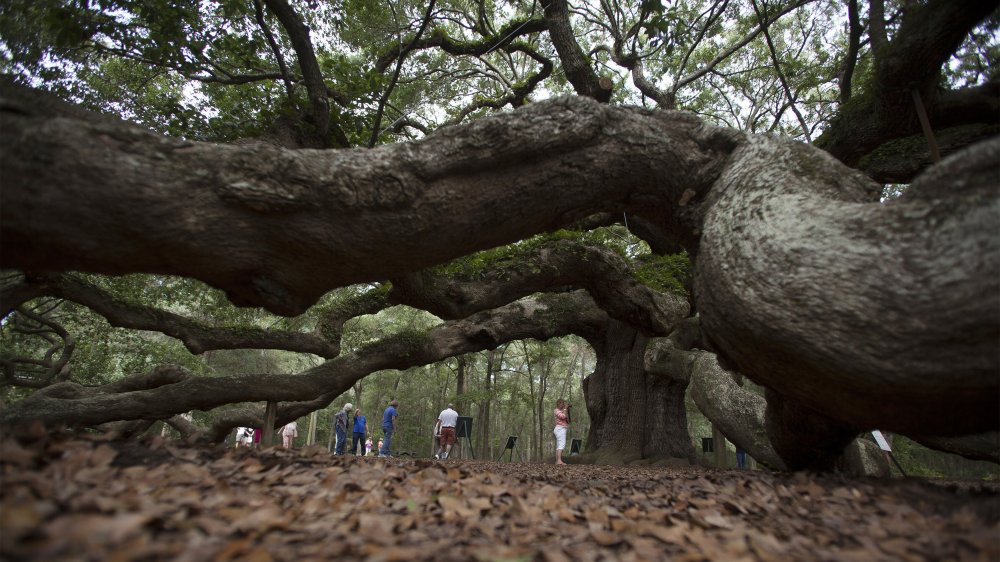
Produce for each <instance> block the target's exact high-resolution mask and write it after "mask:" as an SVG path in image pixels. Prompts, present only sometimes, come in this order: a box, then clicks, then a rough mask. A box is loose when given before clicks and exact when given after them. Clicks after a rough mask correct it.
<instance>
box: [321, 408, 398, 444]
mask: <svg viewBox="0 0 1000 562" xmlns="http://www.w3.org/2000/svg"><path fill="white" fill-rule="evenodd" d="M398 406H399V402H397V401H396V400H392V401H391V402H389V407H387V408H386V409H385V412H383V414H382V439H379V441H378V456H380V457H387V456H389V451H390V450H391V447H392V434H393V433H395V431H396V417H397V416H398V412H397V410H396V408H397V407H398ZM351 414H353V418H352V417H351ZM348 427H350V428H351V454H352V455H370V454H371V451H372V435H371V432H370V431H369V430H368V419H367V418H366V417H365V416H364V414H363V413H362V411H361V408H354V405H353V404H351V403H350V402H348V403H346V404H344V407H343V408H341V409H340V410H339V411H338V412H337V413H336V414H334V415H333V432H334V435H335V436H336V439H337V441H336V444H335V445H334V448H333V454H335V455H343V454H344V453H345V450H346V449H347V428H348Z"/></svg>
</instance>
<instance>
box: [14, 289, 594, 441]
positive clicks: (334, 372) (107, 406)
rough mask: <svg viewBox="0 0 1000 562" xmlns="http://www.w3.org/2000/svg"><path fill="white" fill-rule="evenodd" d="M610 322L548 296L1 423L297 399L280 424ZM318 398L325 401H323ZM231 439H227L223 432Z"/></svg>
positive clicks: (28, 402)
mask: <svg viewBox="0 0 1000 562" xmlns="http://www.w3.org/2000/svg"><path fill="white" fill-rule="evenodd" d="M607 321H608V317H607V315H605V314H604V313H603V312H602V311H601V310H600V309H599V308H597V307H596V306H595V305H594V304H593V300H592V299H590V297H588V296H587V295H586V293H583V292H576V293H569V294H562V295H543V296H540V297H537V298H529V299H523V300H521V301H518V302H516V303H512V304H510V305H507V306H505V307H502V308H499V309H495V310H492V311H488V312H484V313H479V314H476V315H473V316H471V317H469V318H466V319H464V320H459V321H454V322H446V323H444V324H441V325H439V326H436V327H434V328H432V329H431V330H429V331H428V332H426V333H423V334H400V335H399V336H396V337H394V338H388V339H386V340H382V341H380V342H377V343H375V344H373V345H370V346H368V347H365V348H362V349H360V350H358V351H357V352H356V353H354V354H350V355H341V356H338V357H337V358H334V359H332V360H329V361H327V362H325V363H323V364H322V365H319V366H317V367H315V368H312V369H309V370H308V371H305V372H303V373H301V374H297V375H274V374H246V375H240V376H230V377H219V378H205V377H197V376H193V375H192V374H191V373H190V372H188V371H187V370H185V369H183V368H180V367H175V366H165V367H160V368H157V369H154V370H153V371H150V372H149V373H147V374H144V375H139V376H134V377H129V378H126V379H123V380H122V381H119V382H116V383H112V384H108V385H104V386H100V387H85V386H82V385H79V384H75V383H69V382H64V383H59V384H56V385H53V386H50V387H48V388H45V389H42V390H40V391H38V392H35V393H34V394H33V395H32V396H30V397H29V398H27V399H25V400H23V401H21V402H18V403H17V404H13V405H11V406H9V407H7V408H6V409H5V410H3V411H2V412H0V421H3V422H4V423H8V424H10V423H18V422H22V421H26V420H40V421H42V422H43V423H46V424H53V423H73V424H82V425H97V424H101V423H106V422H110V421H118V420H133V419H164V418H169V417H170V416H172V415H174V414H178V413H183V412H187V411H190V410H209V409H212V408H215V407H217V406H221V405H224V404H232V403H238V402H247V401H261V400H267V401H274V402H293V403H295V404H293V405H292V407H289V406H288V405H286V407H285V408H284V409H283V410H282V411H279V414H278V417H277V420H276V424H283V423H285V422H287V421H288V420H290V419H296V418H298V417H300V416H302V415H305V414H307V413H309V412H311V411H312V410H315V409H317V408H320V407H323V406H324V405H325V404H321V402H322V401H323V400H326V403H327V404H328V403H329V402H330V401H332V400H333V399H334V398H336V397H337V396H339V395H340V394H342V393H344V392H347V391H348V390H350V388H351V386H353V385H354V383H355V382H356V381H358V380H359V379H361V378H363V377H364V376H366V375H368V374H369V373H372V372H374V371H377V370H382V369H406V368H408V367H411V366H415V365H426V364H428V363H433V362H435V361H439V360H441V359H445V358H447V357H453V356H455V355H461V354H464V353H470V352H473V351H481V350H483V349H492V348H495V347H496V346H497V345H499V344H500V343H503V342H506V341H513V340H517V339H524V338H536V339H543V340H544V339H548V338H552V337H557V336H562V335H567V334H569V333H573V332H583V333H592V332H593V331H594V330H596V329H598V328H599V327H600V326H603V324H604V323H605V322H607ZM317 397H319V398H317ZM223 435H224V434H223Z"/></svg>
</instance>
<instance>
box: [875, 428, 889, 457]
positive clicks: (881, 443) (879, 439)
mask: <svg viewBox="0 0 1000 562" xmlns="http://www.w3.org/2000/svg"><path fill="white" fill-rule="evenodd" d="M872 437H874V438H875V442H876V443H878V447H879V449H882V450H883V451H888V452H890V453H891V452H892V447H890V446H889V442H888V441H886V440H885V436H884V435H882V432H881V431H879V430H877V429H876V430H875V431H873V432H872Z"/></svg>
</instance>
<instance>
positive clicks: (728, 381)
mask: <svg viewBox="0 0 1000 562" xmlns="http://www.w3.org/2000/svg"><path fill="white" fill-rule="evenodd" d="M701 339H702V334H701V330H700V327H699V323H698V319H697V318H689V319H687V320H685V321H684V322H682V323H680V324H679V325H678V326H677V329H676V330H674V332H673V333H672V334H670V336H669V337H665V338H654V339H652V340H650V345H649V346H648V348H647V350H646V356H645V364H646V370H647V372H649V373H651V374H653V375H656V376H660V377H664V378H669V379H671V380H674V381H678V382H683V383H685V386H686V387H687V390H688V392H690V393H691V398H692V399H693V400H694V402H695V404H696V405H697V406H698V409H699V410H700V411H701V413H702V414H704V415H705V417H706V418H708V419H709V421H711V422H712V425H713V427H718V428H719V430H720V431H721V432H722V433H723V434H724V435H725V436H726V439H728V440H729V441H732V442H733V443H735V444H737V445H739V446H741V447H743V448H744V449H745V450H746V451H747V454H749V455H750V456H751V457H753V458H754V459H756V460H757V462H759V463H761V464H762V465H764V466H767V467H769V468H772V469H776V470H784V469H785V468H786V465H785V462H784V461H783V460H782V458H781V457H780V456H779V455H778V453H777V451H775V450H774V447H772V446H771V441H770V438H769V437H768V435H767V430H766V428H765V423H764V412H765V410H766V408H767V404H766V402H765V401H764V397H763V396H760V395H757V394H754V393H753V392H750V391H749V390H747V389H745V388H743V387H742V386H740V385H738V384H737V383H736V380H735V378H734V377H736V376H738V375H737V374H736V373H732V372H729V371H726V370H725V369H723V367H722V366H721V365H719V362H718V359H717V358H716V356H715V354H714V353H711V352H708V351H703V350H701V349H697V347H696V346H698V345H700V344H701Z"/></svg>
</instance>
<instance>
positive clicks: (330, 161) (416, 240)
mask: <svg viewBox="0 0 1000 562" xmlns="http://www.w3.org/2000/svg"><path fill="white" fill-rule="evenodd" d="M0 94H2V99H3V107H0V110H2V111H3V112H4V124H5V127H4V130H3V132H2V137H0V149H2V150H0V166H2V167H3V169H4V171H5V183H6V184H7V185H8V186H10V187H9V188H7V189H4V191H3V194H2V196H3V203H4V204H3V207H2V209H0V213H2V214H0V219H2V220H0V223H2V226H0V243H2V244H3V246H4V252H3V255H2V256H0V260H2V266H3V267H5V268H18V269H23V270H30V271H39V272H43V271H57V270H58V271H64V270H72V269H76V270H81V271H92V272H100V273H110V274H119V273H127V272H138V271H145V272H158V273H169V274H177V275H183V276H188V277H194V278H198V279H201V280H203V281H206V282H207V283H209V284H211V285H213V286H216V287H219V288H221V289H223V290H225V291H226V292H227V294H228V295H229V297H230V299H231V300H232V301H233V302H234V303H237V304H242V305H250V304H252V305H261V306H265V307H267V308H269V309H270V310H272V311H275V312H278V313H282V314H297V313H300V312H302V311H304V310H305V309H306V308H307V307H308V306H310V305H311V304H313V303H314V302H315V301H316V299H317V298H318V297H319V296H320V295H322V294H324V293H325V292H327V291H328V290H330V289H332V288H334V287H337V286H342V285H345V284H350V283H355V282H363V281H371V280H375V279H385V278H388V277H390V276H393V275H398V274H399V273H401V272H407V271H415V270H418V269H421V268H423V267H426V266H429V265H433V264H435V263H438V262H441V261H443V260H445V259H448V258H451V257H455V256H460V255H465V254H468V253H470V252H472V251H475V250H478V249H485V248H489V247H495V246H498V245H501V244H505V243H508V242H512V241H515V240H518V239H520V238H522V237H524V236H526V235H529V234H532V233H536V232H540V231H545V230H550V229H554V228H557V227H560V226H563V225H566V224H570V223H572V222H573V221H574V220H577V219H580V218H582V217H585V216H587V215H590V214H592V212H594V211H596V210H615V209H625V208H629V207H631V206H634V207H635V208H636V209H637V210H641V213H639V214H644V213H648V214H650V215H652V216H654V218H655V217H660V218H663V216H662V215H661V213H662V212H666V211H667V210H669V209H670V208H672V207H675V206H676V203H677V202H679V201H681V199H682V196H683V197H684V202H685V203H687V202H689V201H692V200H693V198H692V195H691V194H694V195H697V194H698V193H700V192H703V191H705V190H707V188H708V187H709V186H710V185H711V183H712V181H714V179H715V178H716V177H717V176H718V174H719V172H720V169H721V167H722V165H723V163H724V158H725V155H726V154H727V153H728V151H729V150H730V149H731V148H732V146H733V145H734V143H736V142H737V141H738V140H739V138H740V135H739V134H738V133H735V132H732V131H726V130H722V129H715V128H712V127H708V126H706V125H704V124H703V123H702V122H701V121H700V120H698V119H696V118H694V117H692V116H689V115H685V114H679V113H656V114H650V113H649V112H645V111H639V110H634V109H616V108H610V107H607V106H601V105H597V104H594V102H592V101H589V100H586V99H584V98H580V97H571V98H561V99H560V100H554V101H547V102H543V103H538V104H532V105H531V106H528V107H526V108H524V109H522V110H520V111H517V112H514V113H509V114H504V115H498V116H495V117H488V118H484V119H480V120H478V121H475V122H474V123H470V124H468V125H464V126H457V127H448V128H445V129H443V130H439V131H438V132H436V133H435V134H433V135H431V136H430V137H428V138H426V139H423V140H421V141H417V142H415V143H406V144H398V145H392V146H385V147H379V148H376V149H372V150H339V151H333V152H331V151H309V150H299V151H290V150H283V149H280V148H277V147H273V146H267V145H251V146H241V147H236V146H229V145H217V144H207V143H194V142H187V141H183V140H178V139H169V138H165V137H160V136H157V135H154V134H152V133H149V132H148V131H144V130H141V129H139V128H136V127H134V126H130V125H127V124H125V123H121V122H117V121H115V120H111V119H107V118H105V119H98V120H96V122H94V121H85V120H76V119H64V118H59V117H58V116H59V115H60V111H61V110H60V109H59V107H62V106H60V105H59V104H54V103H51V102H49V101H44V100H40V99H39V97H38V96H39V95H38V94H37V93H32V92H30V91H25V90H22V89H20V88H13V87H6V88H3V89H2V90H0ZM43 97H44V96H43ZM65 113H66V112H65V111H63V112H62V114H65ZM77 113H78V112H77ZM637 155H642V157H641V158H637ZM584 162H585V163H586V165H585V166H581V163H584ZM95 183H96V184H99V185H101V186H102V187H101V189H93V185H94V184H95ZM594 186H601V188H600V189H594ZM687 190H690V191H691V194H689V195H687V196H684V193H685V191H687ZM551 193H559V194H560V196H559V197H551ZM473 194H475V195H473ZM498 208H511V209H518V220H516V221H515V220H510V217H509V216H508V215H507V214H502V213H496V212H495V209H498ZM32 209H36V210H38V212H44V213H45V215H44V216H45V220H44V221H43V220H36V216H37V215H36V214H35V212H34V211H32ZM42 209H44V211H41V210H42ZM683 210H685V211H687V210H689V209H686V208H685V209H683ZM680 221H681V219H679V218H678V217H676V216H674V217H670V218H669V220H667V221H666V222H667V224H666V225H665V227H666V228H668V229H670V230H674V231H676V230H677V229H678V227H679V223H680ZM658 222H662V221H658ZM684 230H685V231H686V232H687V233H688V235H687V236H686V237H683V238H686V239H688V240H691V238H692V236H691V232H692V231H693V230H695V228H694V226H691V225H689V226H688V227H687V228H686V229H684ZM678 238H682V237H681V236H678ZM303 256H308V258H309V259H302V258H303ZM376 256H377V257H376Z"/></svg>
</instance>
